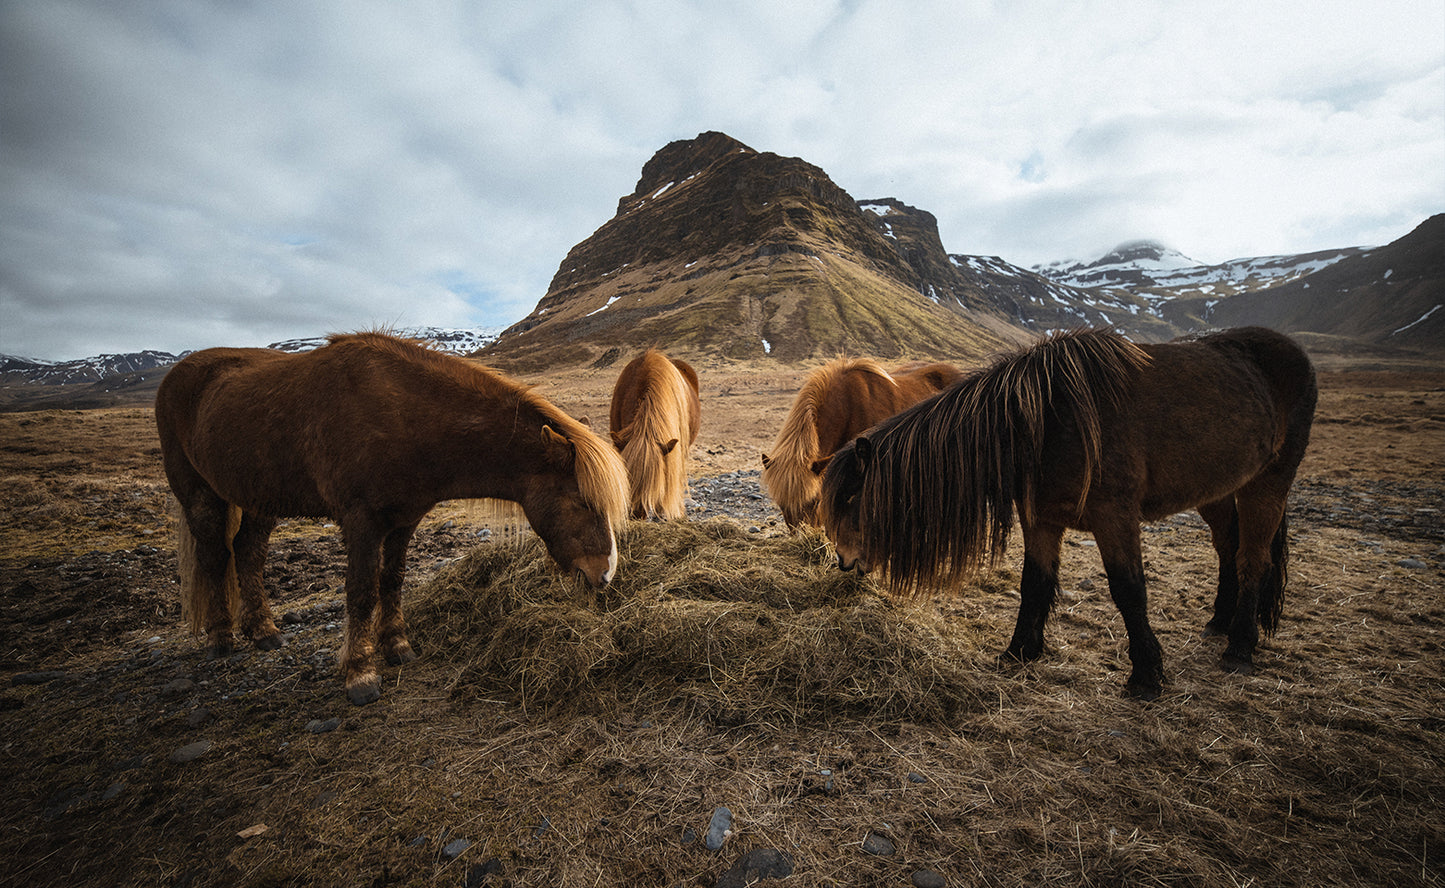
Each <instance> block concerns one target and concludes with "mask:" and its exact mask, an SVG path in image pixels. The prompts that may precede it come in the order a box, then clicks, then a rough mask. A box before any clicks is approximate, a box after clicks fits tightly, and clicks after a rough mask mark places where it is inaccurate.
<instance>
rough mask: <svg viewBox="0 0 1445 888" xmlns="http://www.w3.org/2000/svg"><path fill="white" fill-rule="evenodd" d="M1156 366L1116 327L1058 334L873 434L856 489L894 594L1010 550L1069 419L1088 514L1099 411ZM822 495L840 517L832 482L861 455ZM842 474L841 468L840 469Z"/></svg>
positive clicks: (929, 585)
mask: <svg viewBox="0 0 1445 888" xmlns="http://www.w3.org/2000/svg"><path fill="white" fill-rule="evenodd" d="M1148 362H1149V357H1148V355H1147V354H1146V353H1145V352H1144V351H1143V350H1142V349H1140V348H1139V347H1138V346H1136V345H1134V344H1133V343H1131V342H1129V341H1128V340H1127V339H1125V338H1124V337H1122V336H1119V335H1118V334H1115V333H1113V332H1111V331H1103V330H1087V329H1086V330H1076V331H1071V332H1067V333H1061V334H1056V335H1054V336H1051V337H1049V338H1048V339H1045V340H1043V341H1041V342H1039V343H1038V344H1036V345H1034V346H1032V347H1031V348H1028V349H1025V350H1022V351H1018V352H1014V353H1010V354H1006V355H1002V356H999V357H997V358H995V359H994V361H993V362H992V364H991V365H990V366H988V367H986V368H984V369H982V370H979V371H977V372H975V373H973V374H971V375H969V376H967V377H965V378H964V379H963V380H961V381H960V382H959V383H958V384H956V385H955V386H953V387H952V388H950V389H948V390H946V391H944V392H943V393H941V394H939V395H936V396H934V397H933V398H930V399H928V400H926V401H922V402H920V403H919V404H917V405H915V406H914V407H912V408H910V409H908V410H905V411H903V412H901V413H899V414H898V415H897V416H895V417H893V418H892V419H890V420H887V421H885V422H883V423H880V424H879V426H878V427H876V428H875V429H874V430H872V431H871V432H870V433H869V434H868V436H867V437H868V439H869V444H870V445H871V451H872V454H871V456H870V457H869V464H868V465H867V467H866V469H865V472H864V481H863V486H862V489H861V491H860V492H859V493H858V497H859V500H858V512H859V521H860V524H861V527H862V535H863V539H862V547H863V552H862V554H863V556H864V558H865V560H866V561H868V562H869V563H871V564H874V565H876V566H878V567H882V568H884V569H885V570H886V573H887V583H888V586H889V589H890V591H892V592H893V593H894V594H900V595H901V594H906V593H908V592H910V591H915V592H921V593H928V592H935V591H939V590H942V589H946V588H949V587H952V586H955V585H956V584H957V583H958V582H959V581H960V580H962V579H964V578H965V577H967V576H968V575H969V574H971V573H973V572H974V571H976V570H977V569H978V568H980V567H982V566H984V565H986V564H992V563H993V562H994V561H995V560H996V559H997V558H998V557H999V556H1000V555H1001V554H1002V553H1003V550H1004V547H1005V546H1006V545H1007V544H1008V538H1009V533H1010V531H1011V529H1012V526H1013V521H1014V514H1015V512H1014V509H1015V505H1017V508H1018V510H1019V512H1020V513H1021V514H1022V515H1023V517H1025V518H1026V519H1027V518H1028V517H1029V516H1031V515H1032V514H1033V511H1034V501H1035V495H1036V492H1037V489H1038V484H1039V476H1040V471H1041V469H1042V466H1041V456H1042V451H1043V445H1044V436H1045V434H1046V432H1047V431H1048V429H1049V427H1050V426H1051V425H1055V424H1058V423H1060V422H1061V421H1063V420H1064V419H1065V418H1067V420H1068V421H1069V422H1070V423H1071V425H1072V427H1073V428H1074V429H1075V430H1076V434H1077V435H1078V436H1079V439H1080V444H1081V447H1082V451H1083V456H1084V462H1085V467H1084V478H1085V482H1084V488H1083V490H1082V491H1081V492H1080V494H1079V501H1078V507H1079V508H1080V509H1081V510H1082V508H1083V505H1084V501H1085V499H1086V498H1087V496H1088V484H1089V480H1088V479H1091V478H1092V477H1093V476H1094V473H1095V471H1096V470H1097V467H1098V465H1099V458H1100V449H1101V445H1102V442H1101V440H1100V415H1101V410H1102V409H1104V408H1105V407H1106V406H1110V407H1118V406H1120V405H1121V404H1122V403H1123V401H1124V399H1125V398H1126V397H1127V392H1128V390H1129V387H1130V383H1131V381H1132V379H1133V378H1134V376H1135V374H1136V373H1138V372H1139V370H1141V369H1142V368H1143V367H1144V366H1146V365H1147V364H1148ZM839 459H843V460H845V461H846V464H844V465H838V466H834V467H830V470H829V472H828V475H827V479H825V484H829V482H833V483H832V484H831V485H830V486H829V487H825V489H824V491H823V500H824V503H825V511H832V512H835V513H836V512H838V511H839V510H840V509H841V508H842V507H843V505H844V504H843V503H841V502H837V500H836V498H837V497H838V496H840V495H843V496H846V495H847V493H846V492H845V491H841V490H840V489H837V485H836V481H837V480H838V479H841V478H842V477H844V476H845V475H847V474H851V472H852V471H856V468H857V465H856V463H857V460H858V457H857V453H856V449H855V448H845V449H844V450H843V451H840V453H839V454H838V455H837V456H835V457H834V460H835V462H837V461H838V460H839ZM835 469H837V470H839V471H836V472H835Z"/></svg>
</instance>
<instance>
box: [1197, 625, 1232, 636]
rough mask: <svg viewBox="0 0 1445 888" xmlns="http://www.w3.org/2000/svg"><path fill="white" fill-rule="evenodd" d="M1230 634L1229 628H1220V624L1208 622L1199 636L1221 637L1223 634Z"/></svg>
mask: <svg viewBox="0 0 1445 888" xmlns="http://www.w3.org/2000/svg"><path fill="white" fill-rule="evenodd" d="M1228 634H1229V630H1228V629H1227V628H1226V629H1220V628H1219V627H1218V626H1215V625H1214V624H1213V623H1206V624H1205V626H1204V629H1203V631H1201V632H1200V633H1199V637H1200V638H1220V637H1221V636H1225V635H1228Z"/></svg>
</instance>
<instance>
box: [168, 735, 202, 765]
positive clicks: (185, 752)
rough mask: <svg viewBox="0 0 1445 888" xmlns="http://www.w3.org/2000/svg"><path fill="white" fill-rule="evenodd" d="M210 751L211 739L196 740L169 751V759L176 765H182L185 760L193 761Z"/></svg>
mask: <svg viewBox="0 0 1445 888" xmlns="http://www.w3.org/2000/svg"><path fill="white" fill-rule="evenodd" d="M210 751H211V741H209V740H197V741H196V742H195V743H187V744H186V745H185V746H182V747H181V748H180V749H177V750H176V751H175V752H173V753H171V761H173V762H175V763H176V764H178V765H184V764H185V763H186V762H193V761H195V760H196V759H198V758H200V757H201V756H203V755H205V754H206V753H208V752H210Z"/></svg>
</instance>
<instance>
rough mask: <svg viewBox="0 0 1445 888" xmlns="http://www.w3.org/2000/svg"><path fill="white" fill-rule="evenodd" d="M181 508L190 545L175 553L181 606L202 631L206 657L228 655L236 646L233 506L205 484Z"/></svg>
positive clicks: (186, 541) (194, 628)
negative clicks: (177, 555) (233, 604)
mask: <svg viewBox="0 0 1445 888" xmlns="http://www.w3.org/2000/svg"><path fill="white" fill-rule="evenodd" d="M172 486H173V487H174V484H173V485H172ZM180 508H181V520H182V521H184V522H185V531H186V533H185V536H184V537H183V539H182V545H183V546H184V547H185V549H186V550H188V551H181V552H180V553H179V560H180V563H181V590H182V594H183V595H184V596H185V602H184V604H185V610H186V612H187V614H188V615H189V617H190V623H191V629H192V631H199V632H204V633H205V635H206V654H207V656H209V657H210V658H211V659H218V658H220V657H227V656H230V654H231V652H232V651H233V650H234V649H235V639H234V636H233V635H232V617H231V602H232V600H233V598H234V596H235V592H236V574H235V568H234V565H233V564H232V561H231V546H230V535H231V533H232V532H233V530H234V528H233V527H232V526H231V520H232V517H233V510H232V509H231V507H230V506H229V505H228V504H227V503H226V501H225V500H223V499H221V498H220V497H219V496H217V495H216V494H215V493H214V492H213V491H212V490H211V489H210V488H209V487H199V486H198V487H196V488H194V489H193V490H192V491H191V492H190V495H188V496H187V497H186V498H185V499H184V500H182V501H180Z"/></svg>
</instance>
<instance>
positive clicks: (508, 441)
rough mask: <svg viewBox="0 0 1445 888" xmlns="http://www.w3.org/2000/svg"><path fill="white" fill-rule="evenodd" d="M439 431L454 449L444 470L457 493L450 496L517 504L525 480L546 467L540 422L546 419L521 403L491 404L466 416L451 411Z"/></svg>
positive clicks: (544, 423)
mask: <svg viewBox="0 0 1445 888" xmlns="http://www.w3.org/2000/svg"><path fill="white" fill-rule="evenodd" d="M451 418H452V420H453V423H452V428H451V429H450V430H448V431H447V432H446V433H445V434H446V436H447V438H449V439H450V441H451V442H452V443H454V444H455V447H454V448H453V447H441V448H439V450H440V451H441V452H443V453H453V454H454V458H453V461H452V464H451V465H450V466H449V467H448V469H449V470H450V471H451V472H452V473H453V474H452V478H451V483H452V485H453V486H454V487H456V488H457V489H458V490H459V491H460V492H458V493H457V494H456V496H455V498H458V499H462V498H466V499H472V498H494V499H507V500H512V501H514V502H520V501H521V500H522V498H523V495H524V494H525V492H526V488H527V483H528V480H529V479H530V478H533V477H535V476H536V475H537V474H539V473H541V472H544V471H546V470H547V460H546V449H545V446H544V444H543V440H542V426H543V425H546V423H547V421H546V418H545V417H543V416H541V415H540V414H539V413H538V411H536V410H535V409H534V408H532V407H530V406H528V405H526V404H522V405H513V404H508V405H506V406H505V407H498V406H496V405H492V407H491V409H485V410H482V411H479V412H478V413H475V414H473V415H471V416H466V415H464V414H462V413H460V412H457V413H452V414H451Z"/></svg>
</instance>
